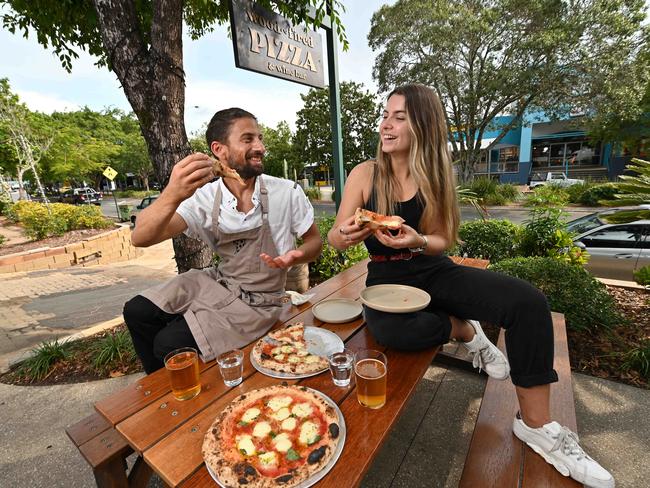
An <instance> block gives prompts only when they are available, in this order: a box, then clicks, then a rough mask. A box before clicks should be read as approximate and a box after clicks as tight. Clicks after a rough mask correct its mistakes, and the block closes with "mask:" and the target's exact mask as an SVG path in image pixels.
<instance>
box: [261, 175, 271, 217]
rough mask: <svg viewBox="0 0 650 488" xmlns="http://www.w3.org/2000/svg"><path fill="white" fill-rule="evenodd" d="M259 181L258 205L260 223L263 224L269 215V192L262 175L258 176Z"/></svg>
mask: <svg viewBox="0 0 650 488" xmlns="http://www.w3.org/2000/svg"><path fill="white" fill-rule="evenodd" d="M258 178H259V181H260V207H261V208H262V225H264V224H265V223H266V222H267V220H268V217H269V192H268V190H267V189H266V185H265V184H264V179H263V178H262V175H259V176H258Z"/></svg>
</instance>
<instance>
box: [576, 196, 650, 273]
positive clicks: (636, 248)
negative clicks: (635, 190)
mask: <svg viewBox="0 0 650 488" xmlns="http://www.w3.org/2000/svg"><path fill="white" fill-rule="evenodd" d="M567 230H568V231H570V232H573V233H575V234H577V235H576V236H575V237H574V238H573V242H574V243H575V244H576V245H577V246H578V247H580V248H582V249H585V250H586V251H587V252H588V253H589V255H590V256H591V257H590V258H589V262H588V263H587V264H586V265H585V269H586V270H587V271H589V272H590V273H591V274H593V275H594V276H598V277H600V278H609V279H614V280H625V281H634V272H635V271H638V270H639V269H640V268H643V267H644V266H648V265H650V205H639V206H636V207H622V208H614V209H608V210H603V211H600V212H596V213H592V214H589V215H585V216H584V217H580V218H579V219H576V220H573V221H571V222H569V223H568V224H567Z"/></svg>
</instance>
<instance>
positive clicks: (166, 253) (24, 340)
mask: <svg viewBox="0 0 650 488" xmlns="http://www.w3.org/2000/svg"><path fill="white" fill-rule="evenodd" d="M175 274H176V266H175V262H174V260H173V249H172V246H171V241H167V242H164V243H161V244H158V245H156V246H153V247H151V248H148V249H146V250H145V253H144V255H143V256H141V257H139V258H137V259H134V260H131V261H127V262H121V263H115V264H112V265H105V266H92V267H88V268H65V269H60V270H43V271H32V272H28V273H11V274H5V275H2V279H0V371H4V370H6V368H7V367H8V365H9V364H11V363H13V362H15V361H16V360H18V359H20V358H21V357H24V355H25V354H26V353H27V352H28V351H29V350H31V349H32V348H34V347H35V346H37V345H38V344H39V343H41V342H43V341H45V340H52V339H55V338H60V337H67V336H69V335H71V334H74V333H75V332H79V331H85V330H87V329H90V331H93V332H94V331H97V330H98V327H97V326H98V324H102V323H105V324H106V325H107V326H108V325H111V326H112V325H115V324H116V323H117V322H119V320H118V321H117V322H116V318H117V319H119V317H121V313H122V306H123V305H124V302H125V301H127V300H128V299H129V298H131V297H132V296H134V295H136V294H137V293H138V292H140V291H142V290H144V289H146V288H148V287H150V286H153V285H155V284H158V283H161V282H163V281H165V280H167V279H168V278H170V277H172V276H174V275H175ZM99 328H100V329H101V326H100V327H99Z"/></svg>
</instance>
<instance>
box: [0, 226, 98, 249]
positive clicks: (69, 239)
mask: <svg viewBox="0 0 650 488" xmlns="http://www.w3.org/2000/svg"><path fill="white" fill-rule="evenodd" d="M3 227H4V226H3ZM102 232H106V229H81V230H71V231H69V232H66V233H65V234H63V235H62V236H56V237H48V238H46V239H41V240H39V241H26V242H25V241H24V240H20V241H17V242H16V243H15V244H12V240H11V239H9V240H7V241H6V242H5V243H4V244H3V245H2V246H0V256H6V255H7V254H14V253H18V252H24V251H31V250H32V249H39V248H41V247H60V246H66V245H68V244H72V243H75V242H79V241H83V240H84V239H88V238H89V237H92V236H96V235H97V234H101V233H102ZM0 234H2V230H0Z"/></svg>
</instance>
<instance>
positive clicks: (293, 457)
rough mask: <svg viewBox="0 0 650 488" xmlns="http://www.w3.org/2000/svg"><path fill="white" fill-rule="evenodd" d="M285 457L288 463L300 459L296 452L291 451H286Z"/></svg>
mask: <svg viewBox="0 0 650 488" xmlns="http://www.w3.org/2000/svg"><path fill="white" fill-rule="evenodd" d="M286 457H287V459H288V460H289V461H297V460H298V459H300V455H299V454H298V453H297V452H296V451H294V450H293V449H289V450H288V451H287V456H286Z"/></svg>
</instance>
